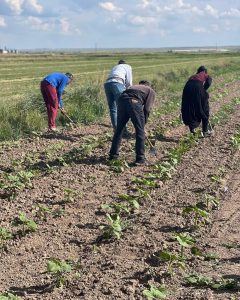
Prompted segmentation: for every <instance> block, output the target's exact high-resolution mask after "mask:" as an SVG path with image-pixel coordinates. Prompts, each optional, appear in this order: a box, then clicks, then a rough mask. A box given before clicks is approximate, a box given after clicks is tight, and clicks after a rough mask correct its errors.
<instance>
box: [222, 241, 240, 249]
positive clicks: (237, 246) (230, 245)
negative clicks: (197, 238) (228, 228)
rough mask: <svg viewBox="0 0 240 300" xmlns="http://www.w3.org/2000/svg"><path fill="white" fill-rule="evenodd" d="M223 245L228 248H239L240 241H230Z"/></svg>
mask: <svg viewBox="0 0 240 300" xmlns="http://www.w3.org/2000/svg"><path fill="white" fill-rule="evenodd" d="M222 246H223V247H225V248H227V249H238V248H240V243H237V242H229V243H223V244H222Z"/></svg>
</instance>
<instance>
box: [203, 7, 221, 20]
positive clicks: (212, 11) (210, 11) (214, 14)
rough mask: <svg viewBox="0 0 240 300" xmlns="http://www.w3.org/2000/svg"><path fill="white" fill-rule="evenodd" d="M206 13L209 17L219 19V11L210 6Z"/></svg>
mask: <svg viewBox="0 0 240 300" xmlns="http://www.w3.org/2000/svg"><path fill="white" fill-rule="evenodd" d="M205 11H206V13H207V14H208V15H210V16H212V17H216V18H217V17H218V11H217V10H216V9H215V8H213V7H212V6H211V5H209V4H208V5H206V7H205Z"/></svg>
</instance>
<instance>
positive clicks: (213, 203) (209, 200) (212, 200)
mask: <svg viewBox="0 0 240 300" xmlns="http://www.w3.org/2000/svg"><path fill="white" fill-rule="evenodd" d="M204 198H205V201H206V206H207V209H210V208H211V207H218V206H219V200H218V199H217V198H216V197H214V196H212V195H210V194H204Z"/></svg>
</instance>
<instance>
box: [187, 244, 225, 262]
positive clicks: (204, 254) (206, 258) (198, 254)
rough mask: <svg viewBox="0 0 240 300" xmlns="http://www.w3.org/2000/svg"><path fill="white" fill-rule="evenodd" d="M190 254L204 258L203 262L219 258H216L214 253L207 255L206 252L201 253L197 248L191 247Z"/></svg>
mask: <svg viewBox="0 0 240 300" xmlns="http://www.w3.org/2000/svg"><path fill="white" fill-rule="evenodd" d="M191 253H192V255H194V256H201V257H204V258H205V260H207V261H210V260H217V259H219V257H218V256H217V254H215V253H207V252H202V250H200V249H199V248H197V247H191Z"/></svg>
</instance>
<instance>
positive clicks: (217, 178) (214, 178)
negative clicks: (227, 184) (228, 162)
mask: <svg viewBox="0 0 240 300" xmlns="http://www.w3.org/2000/svg"><path fill="white" fill-rule="evenodd" d="M211 181H212V182H213V183H214V184H220V183H221V182H222V179H221V177H220V176H219V175H213V176H211Z"/></svg>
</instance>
